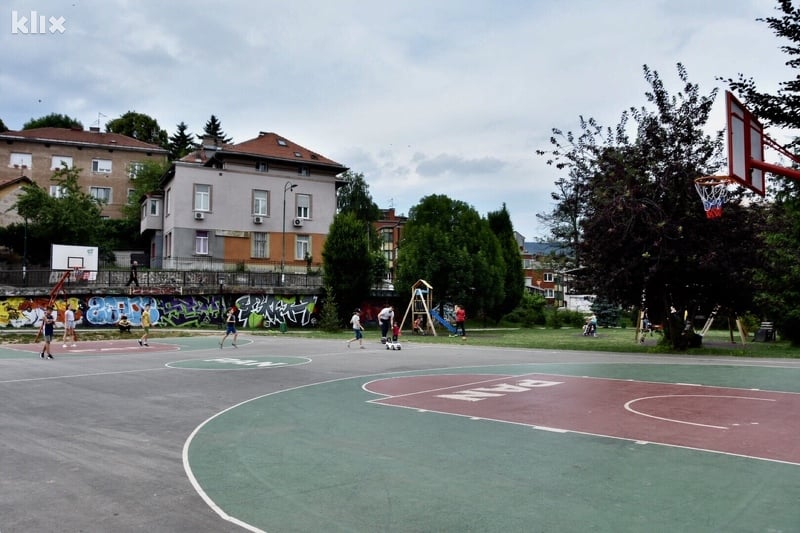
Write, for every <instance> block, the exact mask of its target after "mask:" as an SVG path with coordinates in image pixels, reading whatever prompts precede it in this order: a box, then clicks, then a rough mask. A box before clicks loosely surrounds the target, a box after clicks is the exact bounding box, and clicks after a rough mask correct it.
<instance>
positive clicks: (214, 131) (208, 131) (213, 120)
mask: <svg viewBox="0 0 800 533" xmlns="http://www.w3.org/2000/svg"><path fill="white" fill-rule="evenodd" d="M204 135H210V136H211V137H216V138H217V139H219V142H220V143H221V144H230V143H232V142H233V139H232V138H231V137H228V136H227V135H226V134H225V132H224V131H222V123H221V122H220V121H219V119H218V118H217V117H216V116H214V115H211V117H210V118H209V119H208V121H207V122H206V125H205V126H204V127H203V133H201V134H199V135H198V137H200V138H202V137H203V136H204Z"/></svg>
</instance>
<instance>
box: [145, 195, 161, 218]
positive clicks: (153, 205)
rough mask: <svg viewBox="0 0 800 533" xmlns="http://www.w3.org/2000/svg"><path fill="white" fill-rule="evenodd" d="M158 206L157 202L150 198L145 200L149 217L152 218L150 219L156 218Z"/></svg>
mask: <svg viewBox="0 0 800 533" xmlns="http://www.w3.org/2000/svg"><path fill="white" fill-rule="evenodd" d="M158 204H159V201H158V200H154V199H152V198H151V199H149V200H147V206H148V209H149V214H150V216H152V217H157V216H158Z"/></svg>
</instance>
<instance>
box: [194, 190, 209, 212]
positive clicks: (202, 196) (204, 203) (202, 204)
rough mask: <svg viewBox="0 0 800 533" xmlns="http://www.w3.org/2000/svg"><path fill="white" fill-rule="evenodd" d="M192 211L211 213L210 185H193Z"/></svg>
mask: <svg viewBox="0 0 800 533" xmlns="http://www.w3.org/2000/svg"><path fill="white" fill-rule="evenodd" d="M193 205H194V210H195V211H203V212H206V213H208V212H210V211H211V185H208V184H205V183H195V184H194V203H193Z"/></svg>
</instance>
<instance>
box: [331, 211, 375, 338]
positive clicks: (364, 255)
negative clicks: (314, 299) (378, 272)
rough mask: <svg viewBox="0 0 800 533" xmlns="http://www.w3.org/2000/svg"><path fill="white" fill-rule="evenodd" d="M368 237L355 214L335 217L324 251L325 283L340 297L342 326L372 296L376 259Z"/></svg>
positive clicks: (341, 214) (340, 214)
mask: <svg viewBox="0 0 800 533" xmlns="http://www.w3.org/2000/svg"><path fill="white" fill-rule="evenodd" d="M368 238H369V237H368V234H367V232H365V231H364V223H363V221H362V220H359V219H358V218H357V217H356V215H355V213H352V212H347V213H339V214H338V215H336V217H334V219H333V223H332V224H331V227H330V230H329V231H328V237H327V239H326V240H325V247H324V249H323V251H322V258H323V261H324V264H325V275H324V278H323V283H324V284H325V285H326V286H329V287H330V288H331V291H332V293H333V294H336V295H337V301H338V303H339V306H338V311H339V318H340V319H341V320H342V323H344V322H346V320H347V318H348V317H349V316H350V315H349V313H350V312H351V311H352V310H353V309H355V308H356V307H358V306H360V305H361V302H362V301H363V300H364V299H365V298H366V297H367V296H369V293H370V289H371V288H372V285H373V280H372V276H371V271H372V268H373V259H372V256H371V254H370V252H369V247H368Z"/></svg>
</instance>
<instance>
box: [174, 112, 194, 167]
mask: <svg viewBox="0 0 800 533" xmlns="http://www.w3.org/2000/svg"><path fill="white" fill-rule="evenodd" d="M187 128H188V126H187V125H186V123H185V122H183V121H181V123H180V124H178V129H177V131H175V133H174V134H173V135H170V137H169V144H168V146H167V150H169V160H170V161H175V160H177V159H180V158H182V157H185V156H187V155H188V154H190V153H191V152H192V150H194V147H195V141H194V134H192V133H186V129H187Z"/></svg>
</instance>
